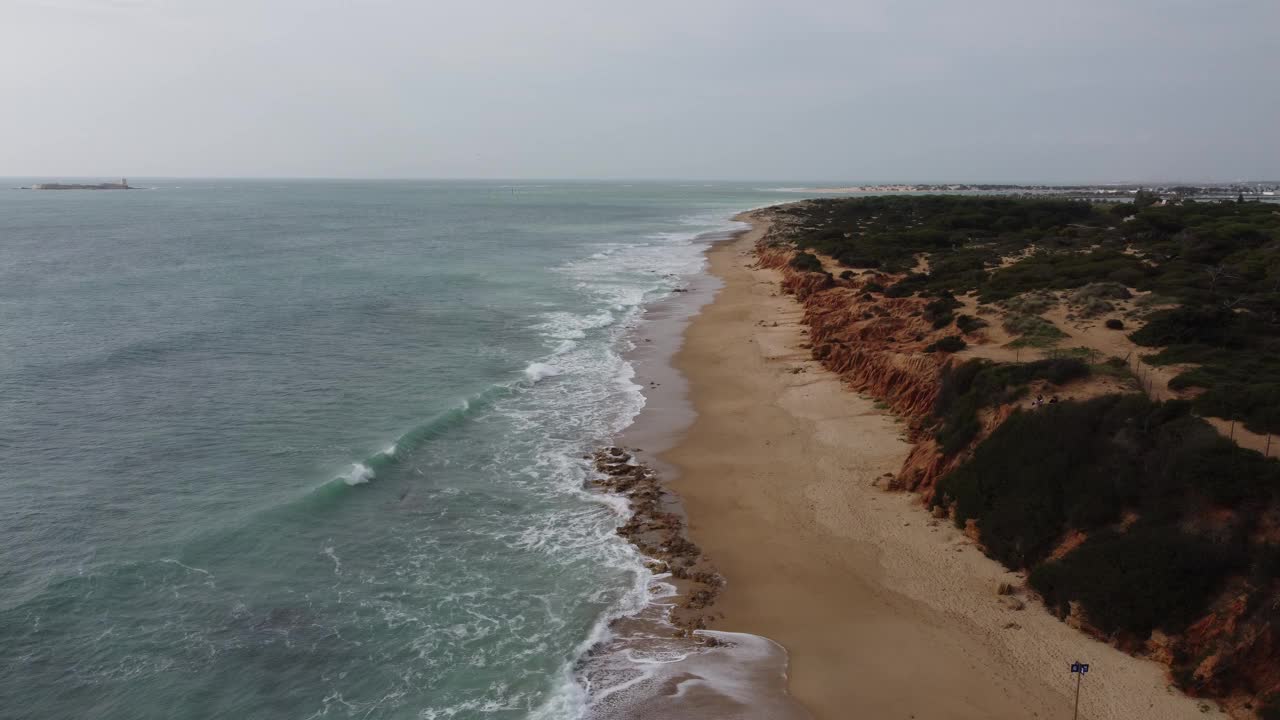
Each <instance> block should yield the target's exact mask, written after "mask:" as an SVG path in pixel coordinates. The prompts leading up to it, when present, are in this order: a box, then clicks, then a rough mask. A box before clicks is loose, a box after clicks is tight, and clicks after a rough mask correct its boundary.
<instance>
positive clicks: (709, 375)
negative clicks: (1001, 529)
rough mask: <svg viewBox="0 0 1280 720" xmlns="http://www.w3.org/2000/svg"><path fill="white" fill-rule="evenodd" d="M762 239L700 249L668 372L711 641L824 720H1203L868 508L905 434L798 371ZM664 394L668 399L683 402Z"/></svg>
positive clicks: (798, 334) (881, 511)
mask: <svg viewBox="0 0 1280 720" xmlns="http://www.w3.org/2000/svg"><path fill="white" fill-rule="evenodd" d="M762 232H763V226H762V225H760V224H756V225H755V226H754V227H753V229H752V230H751V231H750V232H746V233H743V234H741V235H739V236H738V237H737V238H735V239H733V240H731V241H726V242H722V243H720V244H718V245H716V246H715V247H714V248H713V249H712V250H710V251H709V255H708V256H709V261H710V271H711V273H712V274H713V275H714V276H715V277H716V278H718V279H719V281H720V282H722V283H723V287H721V288H720V289H719V291H718V292H717V294H716V295H715V298H714V300H713V301H712V302H711V303H710V304H708V305H706V306H705V307H704V308H703V309H702V311H701V313H700V314H698V315H697V316H696V317H694V318H693V320H692V322H691V323H690V324H689V326H688V328H687V330H686V332H685V337H684V342H683V344H682V346H681V348H680V350H679V351H678V352H677V353H676V355H675V358H674V366H675V367H676V369H678V370H679V371H680V372H681V374H682V375H683V376H684V378H685V380H686V381H687V383H688V387H687V392H688V397H689V400H690V402H691V404H692V407H693V409H694V411H695V412H696V416H695V417H694V418H693V420H692V423H691V424H690V425H689V427H688V429H687V431H686V432H685V433H684V434H683V435H682V436H680V437H678V438H675V439H674V440H673V443H672V446H671V447H670V448H669V449H666V450H665V451H664V452H662V453H661V456H660V460H661V461H662V464H663V465H664V466H666V467H667V468H670V469H671V470H672V471H673V472H672V473H671V474H672V476H673V477H672V479H671V482H670V485H671V487H672V489H674V490H675V492H676V493H677V494H678V495H679V496H680V498H681V499H682V502H683V504H684V507H685V510H686V512H687V514H688V522H689V534H690V537H691V539H692V540H693V541H694V542H696V543H698V544H699V545H700V546H702V548H703V550H704V551H705V553H706V555H707V556H708V557H709V558H710V560H711V561H712V562H713V563H714V564H715V565H716V567H717V568H718V570H719V571H720V573H721V574H722V575H723V576H724V578H725V579H726V581H727V585H726V587H725V590H724V592H723V594H722V595H721V596H720V598H719V599H718V600H717V602H716V604H715V606H714V610H715V611H716V613H717V614H719V615H722V619H720V620H719V621H717V622H716V623H715V625H714V629H715V630H721V631H731V632H743V633H751V634H756V635H762V636H765V637H767V638H770V639H772V640H774V641H776V642H778V643H780V644H781V645H782V646H783V647H784V648H786V650H787V652H788V653H789V656H790V675H789V688H790V692H791V694H792V695H793V696H794V697H795V698H796V699H797V700H798V701H799V702H800V703H802V704H803V705H804V706H805V707H806V708H807V709H808V710H809V712H810V713H812V715H813V716H814V717H816V718H818V719H819V720H825V719H833V718H850V717H865V718H920V719H921V720H923V719H925V718H974V719H977V718H1033V717H1040V718H1070V717H1071V716H1072V703H1073V702H1074V693H1075V676H1073V675H1071V674H1070V673H1069V672H1068V666H1069V665H1070V663H1071V662H1072V661H1076V660H1079V661H1082V662H1088V663H1090V665H1091V672H1090V673H1089V675H1088V676H1087V677H1085V679H1084V683H1083V691H1082V693H1081V698H1080V717H1087V718H1092V719H1094V720H1104V719H1113V718H1114V719H1116V720H1119V719H1121V718H1181V717H1188V718H1189V717H1202V716H1203V713H1204V712H1206V711H1208V710H1212V711H1213V712H1214V713H1216V712H1217V710H1216V708H1211V707H1210V706H1209V705H1207V704H1202V703H1201V702H1200V701H1196V700H1194V699H1190V698H1187V697H1185V696H1183V695H1181V694H1180V693H1178V692H1177V691H1175V690H1174V689H1172V688H1171V687H1170V685H1169V682H1168V680H1167V679H1166V677H1165V670H1164V668H1163V667H1162V666H1160V665H1159V664H1157V663H1155V662H1153V661H1149V660H1144V659H1139V658H1134V657H1131V656H1128V655H1126V654H1124V653H1122V652H1120V651H1119V650H1116V649H1114V648H1111V647H1109V646H1107V645H1105V644H1103V643H1101V642H1097V641H1095V640H1092V639H1090V638H1088V637H1087V636H1085V635H1084V634H1083V633H1081V632H1079V631H1077V630H1075V629H1073V628H1071V627H1069V626H1067V625H1066V624H1064V623H1062V622H1060V621H1058V620H1057V619H1056V618H1054V617H1053V616H1051V615H1050V614H1049V613H1048V612H1047V611H1045V610H1044V609H1043V608H1042V607H1041V606H1040V605H1039V604H1038V603H1037V602H1036V601H1035V600H1034V599H1031V598H1029V597H1027V596H1026V595H1025V593H1020V594H1019V595H1017V596H1014V597H1001V596H999V595H997V593H996V588H997V586H998V585H999V584H1000V583H1002V582H1007V583H1012V584H1014V585H1016V586H1021V584H1022V582H1023V578H1021V577H1020V576H1018V575H1017V574H1015V573H1010V572H1007V571H1006V570H1004V568H1002V567H1001V566H1000V565H998V564H997V563H996V562H995V561H993V560H990V559H988V558H986V557H985V556H983V555H982V553H981V552H980V551H979V550H978V549H977V548H976V547H975V546H974V545H973V544H972V542H971V541H969V540H968V539H967V538H966V537H965V536H964V535H963V534H962V533H960V532H959V531H958V530H956V529H955V528H954V527H952V526H951V524H950V523H949V522H947V521H938V520H935V519H933V518H932V517H930V515H929V514H928V513H926V512H925V510H924V509H923V508H922V507H921V506H920V504H919V502H918V499H917V498H916V497H915V496H913V495H909V494H905V493H894V492H887V491H885V490H882V489H881V488H880V487H879V486H878V485H879V481H881V480H882V479H887V478H886V477H885V476H886V475H887V474H891V473H894V472H896V471H897V470H898V469H899V468H900V466H901V464H902V461H903V459H904V458H905V457H906V455H907V453H908V451H909V450H910V445H909V444H908V443H907V442H906V440H905V437H904V426H903V425H902V424H901V422H900V421H898V420H897V419H896V418H894V417H893V416H892V415H890V414H889V413H888V412H887V411H884V410H881V409H878V408H877V404H876V402H875V401H874V400H873V399H871V398H867V397H862V396H859V395H858V394H856V393H854V392H851V391H849V390H847V389H846V388H844V387H843V386H842V383H841V381H840V379H839V378H838V377H837V376H835V375H834V374H832V373H830V372H828V371H826V370H825V369H823V368H822V367H821V366H820V365H819V364H818V363H817V362H815V361H813V360H812V359H811V358H810V353H809V351H808V350H807V349H805V347H803V346H804V344H805V342H806V338H805V331H804V328H803V326H802V325H801V324H800V322H799V320H800V317H801V309H800V306H799V305H798V304H797V303H796V302H795V300H794V299H793V298H791V297H790V296H788V295H784V294H783V293H782V292H781V291H780V290H779V286H778V281H779V275H778V273H777V272H776V271H773V270H766V269H755V268H754V267H753V265H754V258H753V256H752V254H751V250H752V247H753V246H754V243H755V242H756V240H757V239H758V238H759V237H760V236H761V234H762ZM680 389H681V390H684V389H685V388H683V387H681V388H680Z"/></svg>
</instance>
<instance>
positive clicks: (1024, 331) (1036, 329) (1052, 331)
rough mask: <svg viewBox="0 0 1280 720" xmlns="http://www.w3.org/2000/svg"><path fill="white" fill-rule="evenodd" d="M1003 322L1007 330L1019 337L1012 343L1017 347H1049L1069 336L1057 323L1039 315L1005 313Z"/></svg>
mask: <svg viewBox="0 0 1280 720" xmlns="http://www.w3.org/2000/svg"><path fill="white" fill-rule="evenodd" d="M1002 324H1003V325H1004V329H1005V331H1007V332H1008V333H1009V334H1011V335H1017V336H1018V339H1017V340H1015V341H1014V343H1012V344H1013V345H1014V346H1015V347H1016V346H1027V345H1030V346H1033V347H1048V346H1051V345H1053V344H1055V343H1057V342H1058V341H1059V340H1061V339H1062V338H1064V337H1066V336H1067V334H1066V333H1064V332H1062V331H1061V330H1059V329H1058V326H1057V325H1054V324H1053V323H1051V322H1049V321H1048V320H1045V319H1044V318H1042V317H1040V316H1039V315H1016V314H1010V315H1005V316H1004V320H1003V321H1002Z"/></svg>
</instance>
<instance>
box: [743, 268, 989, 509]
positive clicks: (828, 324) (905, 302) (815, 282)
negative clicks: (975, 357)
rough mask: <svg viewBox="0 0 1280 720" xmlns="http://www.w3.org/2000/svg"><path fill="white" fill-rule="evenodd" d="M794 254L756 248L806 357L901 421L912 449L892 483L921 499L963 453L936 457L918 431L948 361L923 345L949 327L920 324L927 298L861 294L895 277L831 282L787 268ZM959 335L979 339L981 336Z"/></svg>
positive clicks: (870, 276) (819, 275) (933, 448)
mask: <svg viewBox="0 0 1280 720" xmlns="http://www.w3.org/2000/svg"><path fill="white" fill-rule="evenodd" d="M794 256H795V251H794V250H792V249H790V248H788V247H782V246H768V245H761V246H760V247H759V248H758V249H757V261H758V264H759V265H760V266H761V267H767V268H773V269H776V270H779V271H780V272H781V273H782V289H783V291H785V292H787V293H790V294H792V295H795V297H796V299H797V300H799V301H800V303H801V304H802V305H803V307H804V319H803V322H804V324H805V325H806V326H808V328H809V339H810V342H811V348H810V350H811V352H812V353H813V357H814V359H815V360H818V361H819V362H821V363H822V365H823V366H824V367H826V368H827V369H828V370H831V371H832V372H834V373H836V374H838V375H840V377H841V378H843V379H844V381H845V382H846V383H848V385H849V387H851V388H852V389H854V390H856V391H858V392H862V393H866V394H868V395H871V396H872V397H875V398H876V399H877V400H880V401H881V402H883V403H885V404H886V405H888V406H889V408H890V409H891V410H892V411H893V412H894V413H895V414H896V415H898V416H899V417H903V418H906V419H907V420H908V422H909V428H910V429H909V437H910V439H911V441H912V442H913V445H914V446H913V448H912V450H911V454H910V455H909V456H908V457H907V460H906V462H905V463H903V466H902V469H901V470H900V471H899V472H898V474H897V476H896V477H895V479H894V481H893V486H894V487H895V488H900V489H906V490H912V491H916V492H919V493H921V494H922V498H923V499H924V500H928V499H929V498H931V497H932V494H933V486H934V483H935V482H936V481H937V479H938V478H939V477H941V476H942V475H944V474H945V473H946V472H948V471H949V470H951V469H952V468H953V467H955V466H956V465H957V464H958V463H959V462H960V461H961V459H962V458H963V453H961V454H957V455H955V456H953V457H950V458H948V457H945V456H943V454H942V452H941V451H940V450H939V448H938V444H937V443H936V442H935V441H934V440H933V438H932V437H931V436H930V435H929V433H928V432H926V427H925V423H926V421H927V419H928V418H929V414H930V412H931V411H932V410H933V407H934V405H935V403H936V402H937V399H938V391H939V389H940V387H941V382H940V377H941V370H942V368H943V367H944V366H945V365H947V364H948V363H950V362H951V358H952V356H951V355H950V354H948V353H944V352H933V353H927V352H924V348H925V347H926V346H927V345H929V344H930V343H933V342H936V341H937V340H938V339H939V338H941V337H944V336H946V335H950V334H954V333H955V330H954V329H945V330H935V329H934V328H933V327H932V325H931V324H930V323H929V322H928V321H927V320H925V318H924V316H923V315H924V307H925V305H926V304H927V300H924V299H922V298H917V297H906V298H886V297H882V296H879V297H878V296H873V295H871V294H870V293H868V292H867V291H866V289H865V288H866V286H867V285H868V284H870V283H872V282H877V281H883V282H881V284H890V283H892V281H893V279H896V278H890V277H887V276H883V275H878V274H876V273H867V274H864V275H862V276H859V277H853V278H849V279H845V280H836V279H834V278H833V277H831V276H830V275H827V274H825V273H814V272H803V271H799V270H796V269H794V268H792V267H791V266H790V261H791V258H792V257H794ZM966 338H967V339H968V340H969V341H971V342H975V343H981V342H983V338H982V336H981V335H971V336H966ZM1007 415H1008V412H1007V411H1004V412H1003V414H1001V413H1000V412H997V413H996V414H995V415H993V417H992V418H991V420H992V422H990V423H986V425H987V427H986V428H984V432H983V433H982V436H984V437H985V435H986V434H987V433H988V432H990V430H991V429H994V427H995V426H996V425H998V424H999V421H1001V420H1003V419H1004V417H1007ZM984 419H985V418H984Z"/></svg>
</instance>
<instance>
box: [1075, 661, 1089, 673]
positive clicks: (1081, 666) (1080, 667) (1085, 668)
mask: <svg viewBox="0 0 1280 720" xmlns="http://www.w3.org/2000/svg"><path fill="white" fill-rule="evenodd" d="M1071 672H1073V673H1080V674H1081V675H1083V674H1085V673H1087V672H1089V663H1080V662H1075V663H1071Z"/></svg>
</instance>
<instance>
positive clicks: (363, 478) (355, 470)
mask: <svg viewBox="0 0 1280 720" xmlns="http://www.w3.org/2000/svg"><path fill="white" fill-rule="evenodd" d="M338 477H339V478H341V479H342V482H344V483H346V484H348V485H363V484H365V483H367V482H369V481H370V480H372V479H373V477H374V475H373V468H371V467H369V466H368V465H365V464H364V463H351V469H350V470H348V471H347V472H346V473H344V474H342V475H339V476H338Z"/></svg>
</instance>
